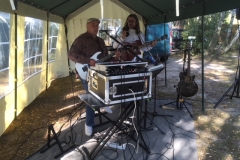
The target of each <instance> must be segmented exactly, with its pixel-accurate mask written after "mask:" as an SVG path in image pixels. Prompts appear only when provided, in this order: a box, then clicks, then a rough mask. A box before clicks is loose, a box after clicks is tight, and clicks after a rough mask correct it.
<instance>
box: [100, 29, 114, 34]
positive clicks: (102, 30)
mask: <svg viewBox="0 0 240 160" xmlns="http://www.w3.org/2000/svg"><path fill="white" fill-rule="evenodd" d="M108 31H112V30H104V29H100V30H99V33H102V32H108Z"/></svg>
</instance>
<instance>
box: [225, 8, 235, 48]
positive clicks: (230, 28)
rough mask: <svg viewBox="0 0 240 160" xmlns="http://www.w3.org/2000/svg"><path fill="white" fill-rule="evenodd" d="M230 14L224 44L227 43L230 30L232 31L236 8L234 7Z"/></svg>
mask: <svg viewBox="0 0 240 160" xmlns="http://www.w3.org/2000/svg"><path fill="white" fill-rule="evenodd" d="M230 14H231V19H230V23H229V26H228V29H227V35H226V41H225V44H226V45H227V44H228V41H229V37H230V34H231V31H232V26H233V20H234V17H235V15H236V10H235V9H233V10H231V11H230Z"/></svg>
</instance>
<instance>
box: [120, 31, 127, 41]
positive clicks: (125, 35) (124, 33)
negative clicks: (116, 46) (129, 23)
mask: <svg viewBox="0 0 240 160" xmlns="http://www.w3.org/2000/svg"><path fill="white" fill-rule="evenodd" d="M128 35H129V33H128V31H122V36H121V37H122V39H125V38H126V37H127V36H128Z"/></svg>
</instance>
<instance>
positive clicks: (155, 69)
mask: <svg viewBox="0 0 240 160" xmlns="http://www.w3.org/2000/svg"><path fill="white" fill-rule="evenodd" d="M164 68H165V67H164V66H163V64H160V65H157V66H154V67H151V68H149V70H148V71H149V72H152V78H153V79H154V84H155V86H154V106H153V107H154V111H153V112H148V111H147V103H148V102H147V100H145V109H144V110H145V111H144V112H143V113H144V114H143V117H142V119H141V120H144V126H143V129H148V128H147V127H146V119H149V121H150V122H151V124H153V125H155V126H156V127H157V128H158V130H159V131H160V132H161V133H162V134H165V133H164V132H163V131H162V130H161V129H160V128H159V127H158V126H157V125H156V124H155V123H154V122H153V119H154V118H155V117H156V116H168V117H173V115H160V114H158V113H157V111H156V99H157V97H156V96H157V94H156V84H157V75H158V74H159V73H160V72H161V71H162V70H163V69H164ZM148 115H152V116H153V119H152V120H151V119H150V118H149V117H148Z"/></svg>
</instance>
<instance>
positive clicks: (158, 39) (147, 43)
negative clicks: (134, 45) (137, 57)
mask: <svg viewBox="0 0 240 160" xmlns="http://www.w3.org/2000/svg"><path fill="white" fill-rule="evenodd" d="M164 39H166V38H162V37H161V38H157V39H155V40H153V41H157V42H158V41H162V40H164ZM153 41H150V42H146V43H144V44H142V45H140V46H138V47H139V48H141V47H145V46H148V45H150V44H151V43H152V42H153Z"/></svg>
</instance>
